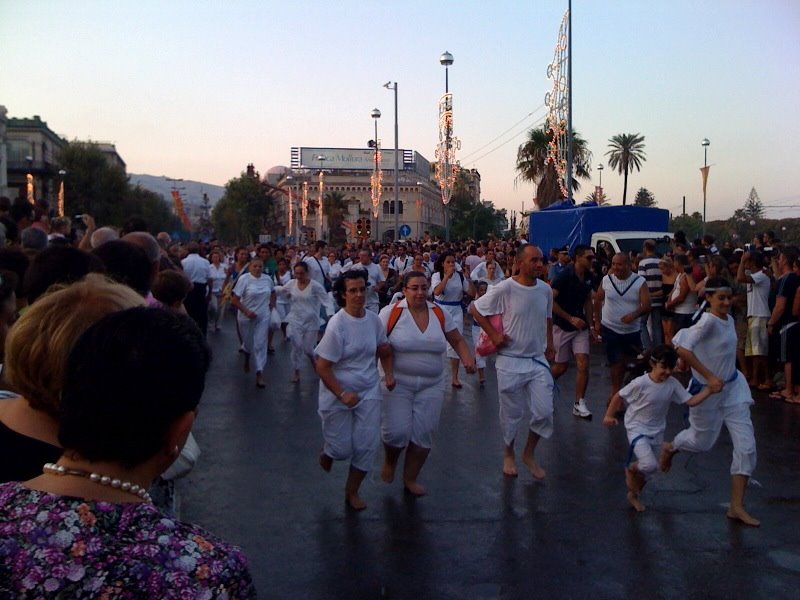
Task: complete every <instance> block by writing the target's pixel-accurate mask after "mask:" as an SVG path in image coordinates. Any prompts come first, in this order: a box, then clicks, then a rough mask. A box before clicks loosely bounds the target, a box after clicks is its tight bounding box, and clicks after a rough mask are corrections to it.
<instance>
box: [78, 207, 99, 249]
mask: <svg viewBox="0 0 800 600" xmlns="http://www.w3.org/2000/svg"><path fill="white" fill-rule="evenodd" d="M83 223H84V225H86V233H84V234H83V237H82V238H81V243H80V244H78V249H79V250H86V251H87V252H89V251H90V250H91V249H92V234H93V233H94V230H95V224H94V219H93V218H92V217H91V215H83Z"/></svg>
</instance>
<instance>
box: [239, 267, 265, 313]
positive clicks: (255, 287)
mask: <svg viewBox="0 0 800 600" xmlns="http://www.w3.org/2000/svg"><path fill="white" fill-rule="evenodd" d="M274 289H275V284H274V283H272V277H270V276H269V275H266V274H264V273H262V274H261V276H260V277H253V275H252V274H251V273H242V274H241V275H240V276H239V279H237V280H236V285H235V286H233V293H234V294H236V296H237V297H238V298H239V300H240V301H241V303H242V304H243V305H244V307H245V308H246V309H248V310H252V311H253V312H254V313H256V314H257V315H258V316H259V317H266V316H267V315H268V314H269V297H270V295H271V294H272V291H273V290H274Z"/></svg>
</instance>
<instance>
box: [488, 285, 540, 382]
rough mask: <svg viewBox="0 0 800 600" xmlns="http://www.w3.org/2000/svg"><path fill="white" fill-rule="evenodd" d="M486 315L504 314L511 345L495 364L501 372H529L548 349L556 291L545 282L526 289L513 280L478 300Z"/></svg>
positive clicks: (495, 287)
mask: <svg viewBox="0 0 800 600" xmlns="http://www.w3.org/2000/svg"><path fill="white" fill-rule="evenodd" d="M473 306H475V310H477V311H478V313H479V314H481V315H483V316H486V317H488V316H490V315H503V330H504V332H505V333H506V335H508V336H509V337H510V338H511V342H509V343H508V344H507V345H505V346H503V347H502V348H501V349H500V352H499V353H498V356H497V362H496V363H495V364H496V366H497V368H498V369H503V370H505V371H510V372H512V373H528V372H530V370H531V358H532V357H536V358H539V359H540V360H542V358H541V357H543V356H544V351H545V349H546V348H547V320H548V319H551V318H552V316H553V290H552V289H551V288H550V286H549V285H547V284H546V283H544V282H543V281H541V280H537V281H536V285H532V286H526V285H522V284H521V283H517V282H516V281H514V279H513V278H508V279H506V280H504V281H501V282H500V283H498V284H497V285H494V286H492V287H490V288H489V289H488V290H487V291H486V294H484V295H483V296H481V297H480V298H478V299H477V300H475V302H474V303H473Z"/></svg>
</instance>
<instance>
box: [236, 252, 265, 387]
mask: <svg viewBox="0 0 800 600" xmlns="http://www.w3.org/2000/svg"><path fill="white" fill-rule="evenodd" d="M231 304H232V305H233V306H235V307H236V308H237V309H238V311H239V313H238V315H237V319H238V320H239V330H240V331H241V332H242V338H243V345H244V372H245V373H248V372H249V371H250V355H251V354H252V355H254V360H255V367H256V386H257V387H260V388H263V387H266V384H265V383H264V367H266V366H267V330H268V329H269V311H270V310H272V309H273V308H275V286H274V284H273V283H272V278H271V277H270V276H269V275H264V262H263V261H262V260H261V259H260V258H258V257H255V258H253V259H252V260H251V261H250V272H249V273H243V274H242V275H240V276H239V279H238V280H237V281H236V285H235V286H234V288H233V294H232V295H231Z"/></svg>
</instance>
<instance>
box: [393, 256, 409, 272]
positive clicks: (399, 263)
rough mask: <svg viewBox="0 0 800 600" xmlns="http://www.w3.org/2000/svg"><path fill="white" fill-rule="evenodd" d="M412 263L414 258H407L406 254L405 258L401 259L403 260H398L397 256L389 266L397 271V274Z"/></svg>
mask: <svg viewBox="0 0 800 600" xmlns="http://www.w3.org/2000/svg"><path fill="white" fill-rule="evenodd" d="M413 262H414V257H413V256H409V255H408V254H406V255H405V257H403V258H400V257H399V256H395V257H394V259H393V260H392V261H390V263H389V264H390V266H391V267H392V268H393V269H394V270H395V271H397V272H398V273H402V272H403V271H405V270H406V269H407V268H408V267H410V266H411V263H413Z"/></svg>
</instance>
